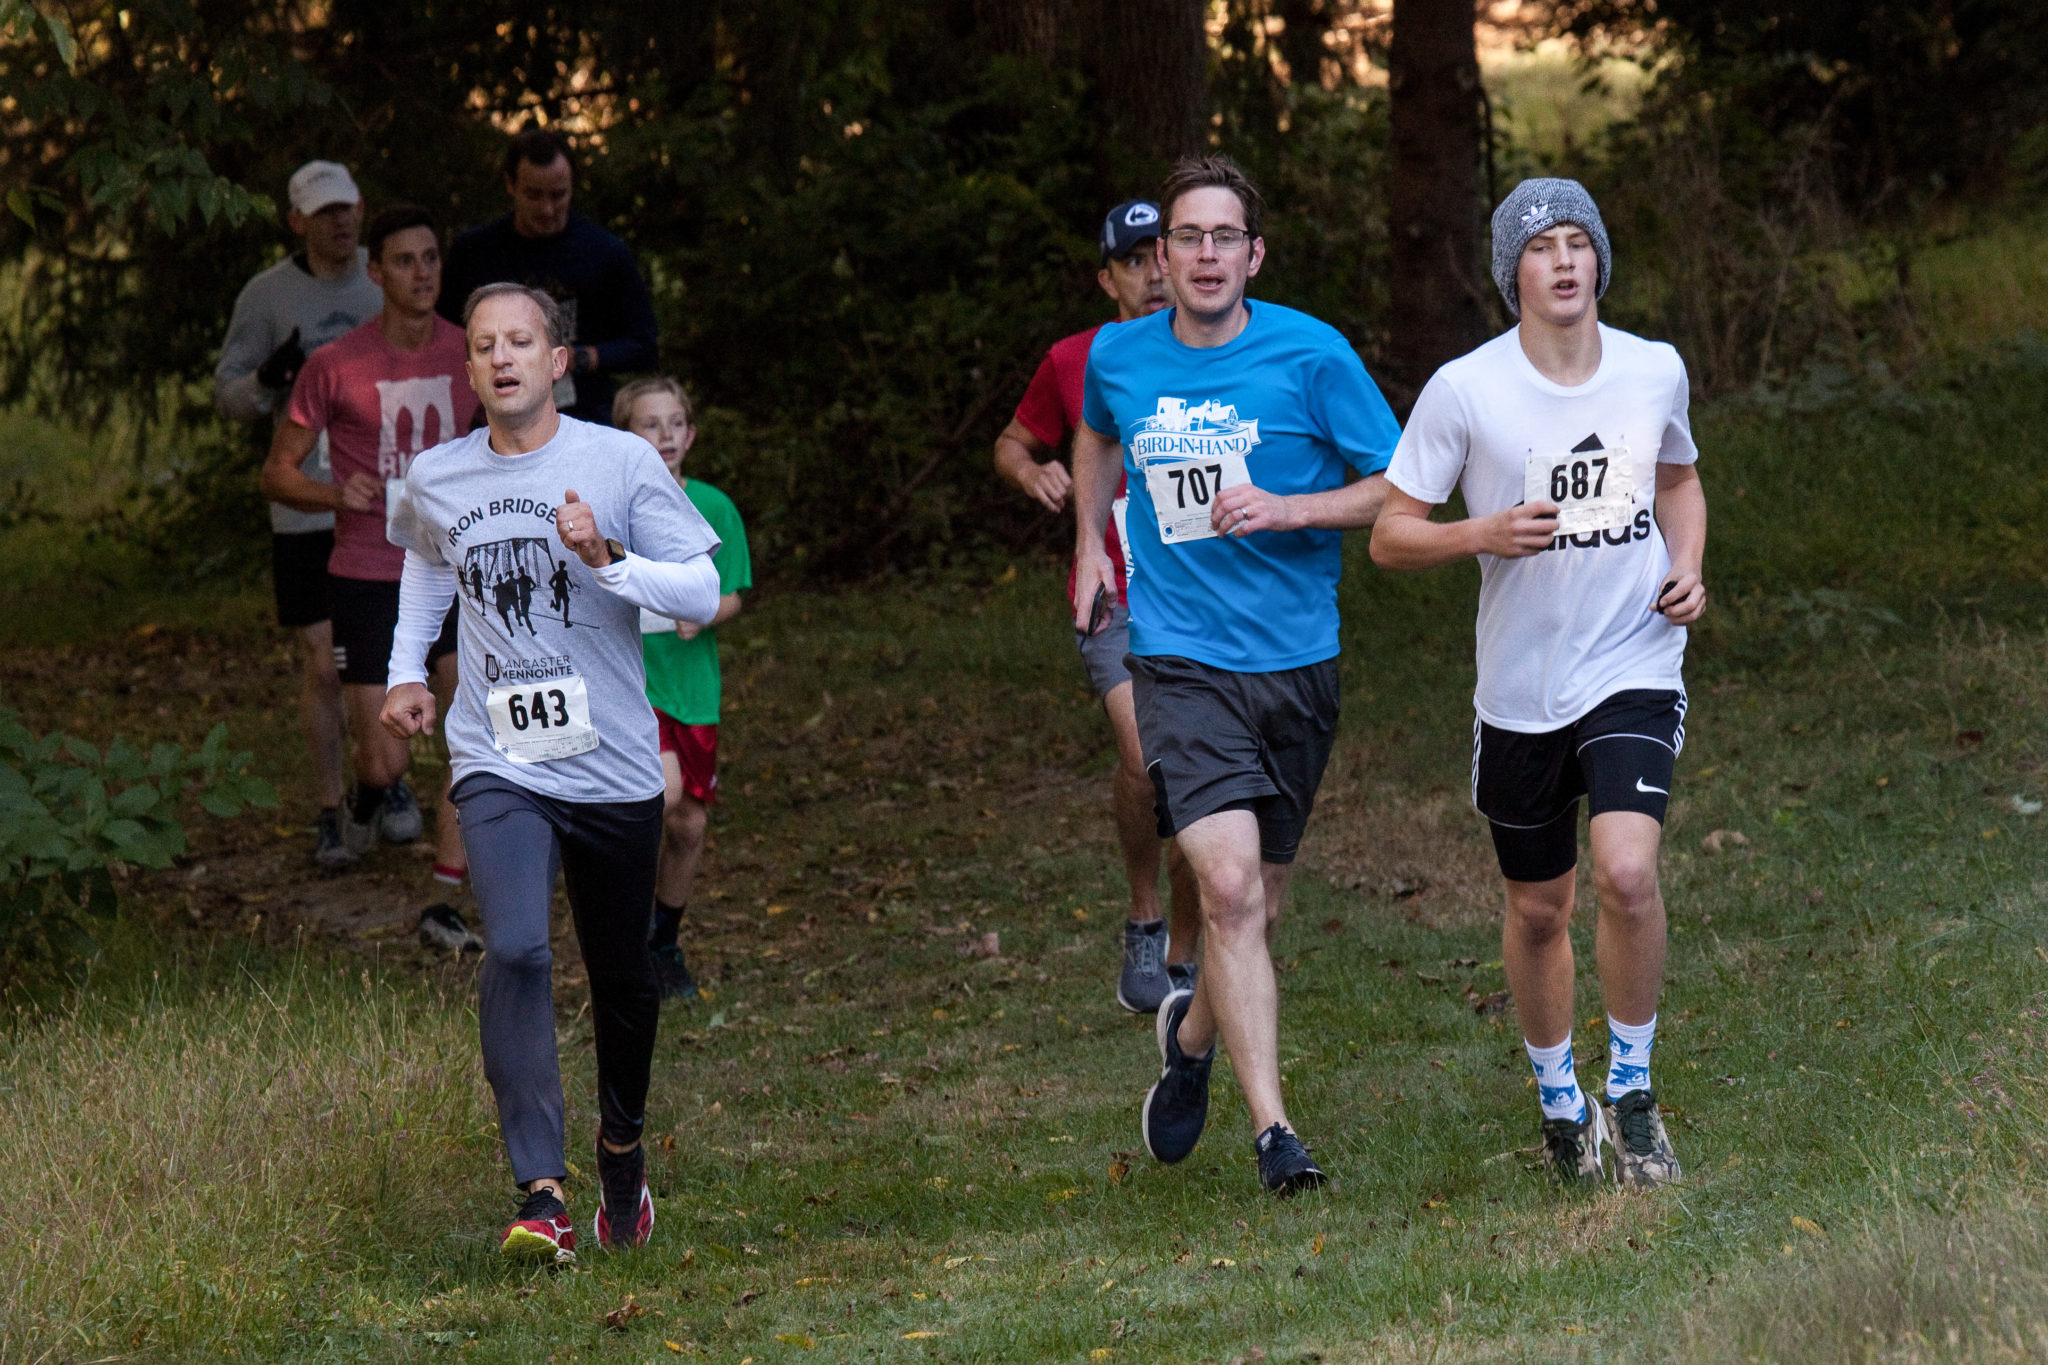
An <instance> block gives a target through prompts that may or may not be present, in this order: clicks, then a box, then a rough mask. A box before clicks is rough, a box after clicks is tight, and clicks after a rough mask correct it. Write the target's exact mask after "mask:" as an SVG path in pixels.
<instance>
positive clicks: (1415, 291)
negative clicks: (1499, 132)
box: [1386, 0, 1493, 416]
mask: <svg viewBox="0 0 2048 1365" xmlns="http://www.w3.org/2000/svg"><path fill="white" fill-rule="evenodd" d="M1472 19H1473V0H1395V5H1394V38H1393V44H1392V47H1391V50H1390V52H1389V54H1388V57H1389V61H1388V64H1389V67H1390V68H1391V70H1390V81H1389V88H1390V91H1391V94H1392V104H1391V111H1390V112H1391V127H1390V129H1389V131H1390V133H1391V137H1392V143H1393V186H1392V193H1391V194H1390V196H1389V204H1388V215H1387V217H1388V229H1389V234H1390V236H1391V238H1392V243H1391V245H1392V250H1391V260H1390V262H1389V264H1390V268H1391V269H1392V272H1393V274H1392V278H1391V280H1390V282H1389V283H1390V289H1389V295H1390V302H1391V304H1392V317H1391V318H1390V324H1391V325H1390V331H1391V333H1392V349H1391V352H1390V354H1389V355H1388V357H1387V365H1386V372H1387V377H1388V378H1389V379H1390V380H1391V381H1392V382H1391V383H1389V385H1388V397H1389V398H1390V399H1391V400H1393V402H1394V406H1395V409H1396V411H1398V412H1400V413H1401V414H1402V415H1403V416H1406V414H1407V411H1408V409H1409V408H1410V407H1411V406H1413V405H1414V402H1415V396H1416V395H1417V394H1418V393H1420V392H1421V391H1422V386H1423V384H1425V383H1426V382H1428V380H1429V377H1430V375H1432V374H1434V373H1435V372H1436V369H1437V367H1438V366H1439V365H1442V364H1443V363H1444V362H1445V361H1447V360H1452V359H1455V358H1456V357H1458V356H1461V355H1463V354H1464V353H1465V352H1467V351H1469V350H1471V349H1472V348H1473V347H1475V346H1477V345H1478V344H1479V343H1480V342H1482V341H1484V340H1485V339H1486V334H1487V331H1488V325H1487V318H1488V311H1489V305H1488V303H1487V298H1488V296H1489V294H1490V293H1491V292H1492V289H1493V286H1492V284H1491V283H1490V282H1489V276H1488V273H1487V271H1485V270H1484V269H1482V268H1481V265H1480V260H1481V257H1480V251H1481V247H1482V241H1483V239H1482V235H1481V230H1480V224H1481V221H1482V219H1481V213H1482V208H1481V204H1480V198H1479V193H1480V187H1479V168H1480V159H1481V150H1482V140H1483V129H1484V125H1483V122H1482V118H1481V110H1482V108H1483V101H1482V97H1481V91H1480V86H1479V58H1478V53H1477V50H1476V48H1475V46H1474V43H1473V37H1472Z"/></svg>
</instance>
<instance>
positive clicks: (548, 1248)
mask: <svg viewBox="0 0 2048 1365" xmlns="http://www.w3.org/2000/svg"><path fill="white" fill-rule="evenodd" d="M498 1253H499V1254H500V1255H501V1256H503V1257H505V1258H506V1259H507V1260H511V1261H541V1262H548V1261H573V1260H575V1259H576V1225H575V1224H574V1223H572V1222H570V1221H569V1210H568V1209H567V1208H565V1207H564V1206H563V1204H562V1201H561V1200H560V1199H558V1198H557V1197H556V1196H555V1192H554V1191H553V1190H550V1189H548V1188H547V1187H546V1186H545V1185H543V1186H542V1187H540V1188H539V1189H537V1190H535V1191H534V1192H533V1193H532V1194H529V1195H527V1196H526V1202H525V1203H523V1204H521V1205H520V1206H519V1216H518V1217H517V1218H515V1219H513V1220H512V1226H510V1227H508V1228H506V1229H505V1235H504V1237H503V1238H502V1239H500V1240H499V1242H498Z"/></svg>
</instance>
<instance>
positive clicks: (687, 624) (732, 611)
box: [676, 592, 740, 640]
mask: <svg viewBox="0 0 2048 1365" xmlns="http://www.w3.org/2000/svg"><path fill="white" fill-rule="evenodd" d="M739 614H740V595H739V594H738V593H736V592H729V593H725V594H723V595H721V596H720V597H719V599H718V614H717V615H716V616H713V617H712V618H711V620H710V623H709V624H707V625H701V626H700V625H697V624H696V623H695V622H692V621H678V622H676V634H678V635H680V636H682V637H683V638H684V639H685V640H694V639H696V638H697V636H698V635H699V634H701V633H702V632H704V631H707V630H712V629H714V628H716V627H718V626H722V625H724V624H725V623H726V622H727V621H730V620H732V618H733V617H735V616H738V615H739Z"/></svg>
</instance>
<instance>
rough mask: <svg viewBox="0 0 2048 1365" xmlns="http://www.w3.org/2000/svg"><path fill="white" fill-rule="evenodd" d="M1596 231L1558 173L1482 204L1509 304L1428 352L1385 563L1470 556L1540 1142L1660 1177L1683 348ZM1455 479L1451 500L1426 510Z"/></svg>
mask: <svg viewBox="0 0 2048 1365" xmlns="http://www.w3.org/2000/svg"><path fill="white" fill-rule="evenodd" d="M1612 263H1613V256H1612V252H1611V250H1610V248H1609V246H1608V241H1607V230H1606V228H1605V226H1604V225H1603V224H1602V223H1601V221H1600V211H1599V209H1598V208H1596V207H1595V206H1594V203H1593V200H1592V198H1591V196H1589V195H1588V194H1587V193H1586V191H1585V189H1584V187H1582V186H1581V185H1579V183H1578V182H1577V181H1573V180H1553V179H1544V180H1525V181H1523V182H1522V183H1521V184H1520V185H1519V186H1517V187H1516V188H1515V190H1514V192H1513V193H1511V194H1510V195H1509V196H1508V197H1507V199H1506V200H1505V201H1504V202H1503V203H1502V204H1501V206H1500V207H1499V208H1498V209H1496V210H1495V211H1494V215H1493V277H1494V282H1495V283H1496V284H1498V285H1499V286H1500V291H1501V294H1502V296H1503V297H1504V298H1505V299H1506V300H1507V305H1508V310H1509V311H1510V312H1511V313H1513V314H1515V315H1516V316H1517V317H1518V318H1519V319H1520V325H1519V326H1517V327H1516V328H1515V329H1513V330H1512V331H1509V332H1507V333H1504V334H1503V335H1501V336H1498V337H1495V338H1494V339H1493V340H1492V341H1490V342H1488V343H1486V344H1485V345H1484V346H1481V347H1480V348H1479V349H1478V350H1476V351H1473V352H1472V353H1470V354H1469V355H1465V356H1461V357H1459V358H1458V359H1456V360H1454V361H1452V362H1451V363H1450V364H1448V365H1445V366H1444V367H1443V368H1442V369H1440V370H1438V371H1437V372H1436V375H1435V377H1434V378H1432V379H1431V380H1430V381H1429V384H1428V386H1427V387H1425V388H1424V389H1423V391H1422V396H1421V397H1420V398H1419V399H1418V400H1417V401H1416V404H1415V411H1414V412H1413V414H1411V415H1410V417H1409V419H1408V427H1407V430H1406V431H1405V432H1404V433H1403V434H1402V437H1401V443H1400V445H1399V447H1398V448H1397V449H1396V450H1395V452H1394V462H1393V465H1392V467H1391V468H1389V469H1388V471H1387V477H1388V481H1389V483H1391V485H1392V488H1391V489H1390V491H1389V492H1388V495H1387V505H1386V507H1385V509H1384V510H1383V511H1382V512H1381V513H1380V519H1379V524H1378V526H1377V527H1376V528H1375V529H1374V531H1373V539H1372V557H1373V560H1374V562H1375V563H1377V564H1379V565H1380V566H1381V567H1382V568H1387V569H1429V568H1435V567H1436V566H1438V565H1441V564H1450V563H1453V562H1455V561H1457V560H1460V559H1466V558H1477V559H1478V560H1479V569H1480V589H1479V649H1478V655H1479V687H1478V691H1477V693H1476V695H1475V696H1474V698H1473V701H1474V705H1475V707H1476V709H1477V711H1478V718H1477V720H1476V721H1475V723H1474V726H1473V757H1472V799H1473V804H1474V805H1476V806H1477V807H1478V808H1479V811H1480V813H1481V814H1482V815H1484V816H1486V818H1487V820H1488V821H1489V822H1490V823H1491V825H1492V828H1493V842H1494V849H1495V852H1496V853H1497V854H1498V856H1499V859H1500V868H1501V875H1502V876H1503V877H1504V878H1505V879H1506V881H1507V918H1506V922H1505V924H1504V925H1503V927H1502V932H1501V941H1502V951H1501V956H1502V958H1503V959H1504V962H1505V965H1506V968H1507V977H1508V987H1509V989H1510V990H1511V991H1512V992H1513V993H1514V997H1515V1008H1516V1011H1517V1013H1518V1014H1519V1015H1520V1017H1521V1020H1522V1031H1523V1041H1524V1044H1525V1045H1526V1047H1527V1049H1528V1052H1529V1060H1530V1063H1531V1065H1532V1066H1534V1068H1535V1070H1536V1082H1537V1087H1538V1095H1539V1098H1540V1101H1541V1103H1542V1106H1543V1139H1544V1149H1545V1160H1546V1161H1547V1162H1548V1163H1549V1165H1550V1167H1551V1169H1552V1171H1553V1172H1554V1173H1555V1174H1556V1175H1557V1177H1558V1178H1559V1179H1560V1180H1561V1181H1563V1182H1564V1183H1566V1184H1576V1183H1580V1182H1588V1183H1590V1182H1596V1181H1598V1180H1599V1179H1600V1178H1601V1176H1602V1174H1603V1168H1602V1164H1601V1157H1600V1144H1601V1143H1602V1142H1609V1143H1612V1144H1613V1146H1614V1149H1615V1172H1614V1174H1615V1179H1616V1180H1617V1181H1619V1182H1621V1183H1623V1184H1629V1185H1639V1186H1649V1185H1662V1184H1668V1183H1671V1182H1673V1181H1676V1180H1677V1179H1678V1178H1679V1166H1678V1158H1677V1157H1676V1156H1675V1155H1674V1154H1673V1153H1672V1150H1671V1142H1670V1139H1669V1137H1668V1136H1667V1135H1666V1133H1665V1131H1664V1124H1663V1121H1662V1119H1660V1118H1659V1117H1658V1112H1657V1097H1656V1093H1655V1091H1653V1090H1652V1089H1651V1088H1650V1048H1651V1043H1652V1040H1653V1039H1654V1037H1655V1032H1656V1023H1657V995H1658V991H1659V989H1660V988H1661V986H1662V984H1663V977H1664V898H1663V894H1662V892H1661V891H1660V890H1659V889H1658V885H1657V848H1658V841H1659V839H1660V837H1661V835H1662V833H1663V821H1664V809H1665V803H1666V802H1667V801H1668V800H1669V799H1670V792H1671V774H1672V768H1673V764H1674V762H1675V760H1676V758H1677V756H1678V750H1679V747H1680V746H1681V745H1682V744H1683V743H1684V740H1685V725H1684V721H1685V684H1684V681H1683V679H1682V677H1681V676H1680V667H1681V665H1682V664H1683V662H1684V657H1685V627H1686V626H1688V625H1690V624H1691V623H1692V622H1694V621H1696V620H1698V619H1699V617H1700V613H1701V612H1702V611H1703V610H1704V609H1705V608H1706V602H1707V597H1706V588H1705V586H1704V584H1703V583H1702V582H1701V580H1700V564H1701V560H1702V557H1703V556H1704V554H1705V552H1706V541H1707V504H1706V498H1705V495H1704V494H1703V493H1702V492H1701V489H1700V480H1699V474H1698V472H1697V471H1696V470H1695V469H1694V461H1695V460H1696V459H1697V458H1698V456H1699V450H1698V448H1697V447H1696V446H1695V445H1694V444H1693V439H1692V430H1691V427H1690V425H1689V423H1688V420H1687V416H1686V394H1687V389H1686V378H1685V365H1684V362H1683V361H1681V360H1680V359H1679V357H1678V353H1677V352H1676V351H1675V350H1673V349H1672V348H1671V347H1670V346H1667V345H1665V344H1663V343H1662V342H1652V341H1645V340H1643V339H1642V338H1640V337H1636V336H1632V335H1630V334H1629V333H1627V332H1621V331H1616V330H1615V329H1613V328H1611V327H1603V326H1601V325H1600V321H1599V316H1598V306H1597V300H1598V299H1599V297H1600V295H1601V294H1603V293H1605V292H1606V289H1607V282H1608V277H1609V274H1610V269H1611V266H1612ZM1453 488H1458V489H1460V490H1461V491H1462V492H1463V493H1464V497H1465V507H1466V510H1467V514H1468V515H1467V518H1466V520H1464V521H1456V522H1432V521H1431V520H1430V519H1429V515H1430V512H1431V511H1432V510H1433V509H1434V508H1435V507H1436V506H1437V505H1438V504H1439V503H1442V502H1443V501H1444V500H1445V499H1447V498H1448V497H1449V496H1450V494H1451V490H1452V489H1453ZM1581 796H1585V797H1587V798H1588V807H1589V809H1590V812H1591V817H1592V818H1591V837H1592V844H1593V885H1594V887H1595V889H1596V890H1597V892H1598V894H1599V902H1600V912H1599V914H1600V917H1599V925H1598V929H1597V932H1596V936H1595V939H1594V945H1595V954H1596V956H1597V959H1598V963H1599V971H1600V989H1601V994H1602V996H1603V997H1604V999H1605V1003H1606V1006H1607V1023H1608V1033H1609V1039H1610V1045H1609V1062H1608V1070H1607V1083H1606V1088H1605V1093H1604V1095H1602V1096H1601V1097H1600V1098H1601V1102H1600V1103H1597V1104H1596V1103H1592V1102H1589V1100H1588V1099H1587V1097H1586V1096H1585V1095H1584V1094H1583V1093H1582V1092H1581V1091H1580V1089H1579V1085H1578V1080H1577V1076H1576V1072H1575V1070H1574V1067H1573V1063H1572V1050H1571V1026H1572V1019H1573V1008H1572V1004H1573V1001H1572V991H1573V959H1572V945H1571V936H1570V933H1569V927H1570V923H1571V915H1572V904H1573V893H1574V890H1575V887H1576V882H1577V876H1576V873H1575V871H1574V869H1575V866H1576V864H1577V861H1578V808H1579V798H1580V797H1581Z"/></svg>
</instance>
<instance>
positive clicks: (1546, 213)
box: [1493, 178, 1614, 317]
mask: <svg viewBox="0 0 2048 1365" xmlns="http://www.w3.org/2000/svg"><path fill="white" fill-rule="evenodd" d="M1559 223H1574V224H1577V225H1578V226H1579V227H1582V228H1584V229H1585V230H1586V235H1587V236H1588V237H1591V238H1592V239H1593V253H1594V255H1596V256H1598V257H1599V259H1600V281H1599V285H1598V287H1596V288H1595V289H1594V290H1593V297H1594V298H1596V299H1597V298H1600V297H1602V296H1603V295H1605V294H1606V293H1607V282H1608V280H1610V279H1612V278H1613V276H1614V248H1613V247H1611V246H1609V245H1608V244H1607V225H1606V224H1605V223H1602V222H1601V221H1600V209H1599V206H1598V205H1596V204H1595V203H1594V202H1593V196H1592V195H1590V194H1588V193H1586V187H1585V186H1584V185H1581V184H1580V183H1579V182H1578V181H1576V180H1558V179H1551V178H1544V179H1539V180H1524V181H1523V182H1522V183H1521V184H1519V185H1517V186H1515V187H1514V189H1512V190H1510V191H1509V192H1508V197H1507V198H1505V199H1503V200H1501V201H1500V207H1499V208H1497V209H1495V210H1494V211H1493V282H1494V283H1495V284H1496V285H1498V286H1500V296H1501V297H1502V298H1503V299H1506V300H1507V305H1508V311H1509V312H1510V313H1513V314H1514V315H1515V316H1516V317H1520V316H1522V294H1521V290H1520V289H1518V288H1517V287H1516V285H1515V268H1516V267H1517V266H1518V265H1520V264H1521V261H1522V248H1523V247H1525V246H1527V245H1529V239H1530V238H1531V237H1534V236H1535V235H1536V234H1537V233H1539V232H1548V231H1550V229H1552V228H1554V227H1556V226H1557V225H1558V224H1559Z"/></svg>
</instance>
